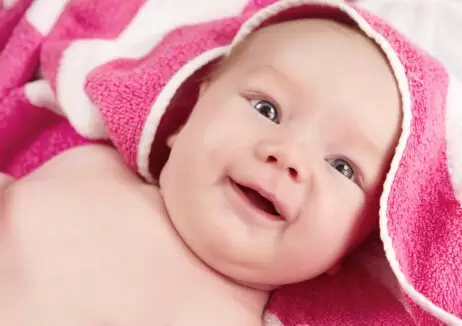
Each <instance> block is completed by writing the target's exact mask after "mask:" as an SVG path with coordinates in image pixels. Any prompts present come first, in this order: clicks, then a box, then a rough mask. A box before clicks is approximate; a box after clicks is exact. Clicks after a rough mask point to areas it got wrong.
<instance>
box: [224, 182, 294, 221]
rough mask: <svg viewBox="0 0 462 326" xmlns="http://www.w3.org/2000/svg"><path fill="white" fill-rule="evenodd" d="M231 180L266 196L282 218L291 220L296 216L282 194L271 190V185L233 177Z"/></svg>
mask: <svg viewBox="0 0 462 326" xmlns="http://www.w3.org/2000/svg"><path fill="white" fill-rule="evenodd" d="M231 180H232V181H233V182H234V183H236V184H238V185H241V186H244V187H246V188H250V189H252V190H254V191H256V192H258V193H259V194H260V196H262V197H265V198H266V199H267V200H269V201H271V203H272V204H273V206H274V208H276V210H277V211H278V213H279V214H280V218H281V220H285V221H288V222H290V221H293V219H294V218H295V217H294V216H293V214H292V210H291V207H290V205H289V204H288V203H287V202H286V201H284V200H283V199H282V198H281V197H280V196H278V195H277V194H276V193H275V192H273V191H271V190H269V187H268V188H266V187H263V186H261V185H259V184H257V183H252V182H238V181H235V180H233V179H231Z"/></svg>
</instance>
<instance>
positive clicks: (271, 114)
mask: <svg viewBox="0 0 462 326" xmlns="http://www.w3.org/2000/svg"><path fill="white" fill-rule="evenodd" d="M250 104H251V105H252V106H253V107H254V109H255V110H257V111H258V112H259V113H260V114H261V115H262V116H264V117H265V118H268V119H269V120H271V121H273V122H274V123H279V114H278V110H277V108H276V106H275V105H274V104H272V103H271V102H269V101H267V100H250Z"/></svg>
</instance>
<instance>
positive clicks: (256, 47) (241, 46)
mask: <svg viewBox="0 0 462 326" xmlns="http://www.w3.org/2000/svg"><path fill="white" fill-rule="evenodd" d="M297 45H311V49H312V51H313V52H316V51H318V52H320V51H322V49H321V48H326V47H330V48H332V51H331V55H335V56H338V57H339V58H340V59H346V57H345V53H346V52H347V51H348V50H351V49H353V48H354V49H361V48H368V50H369V54H371V55H375V56H377V53H379V54H380V56H381V57H382V58H381V59H382V60H383V61H385V60H384V58H383V54H382V51H381V50H380V49H379V48H378V46H377V45H376V44H375V42H374V41H372V40H371V39H369V38H368V37H367V36H366V35H364V34H363V33H362V31H360V30H359V28H357V27H356V26H353V25H347V24H345V23H341V22H337V21H335V20H329V19H314V18H313V19H298V20H292V21H286V22H282V23H275V24H272V25H269V26H265V27H262V28H260V29H258V30H256V31H254V32H253V33H251V34H250V35H249V36H247V37H246V38H245V39H243V40H242V41H240V42H239V43H237V44H235V45H234V46H233V47H232V48H231V50H230V51H229V53H228V54H227V55H225V56H224V57H223V58H221V59H220V60H219V62H218V64H217V65H216V66H215V68H214V72H213V73H212V74H213V75H215V76H216V75H219V74H220V73H222V72H224V71H226V70H228V69H230V68H234V67H242V65H243V64H246V63H247V64H254V65H257V64H259V63H260V62H261V61H262V60H264V59H265V58H266V59H268V58H269V57H273V56H276V55H277V54H280V53H282V52H283V51H284V50H286V49H288V48H293V52H295V51H297V48H296V46H297ZM341 45H343V48H341ZM328 52H329V51H328ZM350 52H351V51H350ZM355 52H357V53H358V51H355ZM262 63H263V62H262Z"/></svg>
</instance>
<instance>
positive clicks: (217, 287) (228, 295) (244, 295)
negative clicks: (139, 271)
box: [165, 210, 270, 325]
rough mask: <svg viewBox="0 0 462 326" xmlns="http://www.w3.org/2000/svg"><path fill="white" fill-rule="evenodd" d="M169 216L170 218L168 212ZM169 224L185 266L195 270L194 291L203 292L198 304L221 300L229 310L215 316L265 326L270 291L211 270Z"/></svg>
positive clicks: (199, 294) (245, 323)
mask: <svg viewBox="0 0 462 326" xmlns="http://www.w3.org/2000/svg"><path fill="white" fill-rule="evenodd" d="M165 216H167V217H169V216H168V213H167V211H166V210H165ZM168 221H169V225H170V227H171V229H172V231H173V233H174V234H175V237H176V238H177V240H178V244H179V245H180V247H181V249H180V251H182V252H183V255H182V256H183V257H185V258H186V259H185V260H186V261H185V264H186V265H185V266H188V267H187V268H191V269H190V271H189V272H188V273H191V274H190V275H191V279H193V280H194V282H196V285H192V288H195V287H196V286H198V287H200V290H197V291H195V293H196V294H195V297H196V299H197V301H198V302H200V301H205V302H206V301H207V300H208V299H210V298H219V300H220V301H221V302H223V303H224V304H223V305H222V307H223V308H222V309H224V310H226V311H223V310H221V308H218V307H217V310H220V311H214V312H213V313H214V314H217V315H225V316H226V315H231V316H233V315H234V316H237V315H242V316H243V321H242V322H240V323H238V324H239V325H262V316H263V312H264V309H265V306H266V303H267V301H268V298H269V292H270V290H269V289H265V288H260V287H258V286H254V285H252V284H245V283H243V282H239V281H236V280H234V279H232V278H229V277H227V276H225V275H223V274H221V273H219V272H217V271H216V270H214V269H213V268H211V267H210V266H209V265H207V264H206V263H205V262H204V261H202V260H201V259H200V258H199V257H198V256H197V255H196V254H195V253H194V252H193V251H192V250H191V249H190V248H189V247H188V246H187V244H186V243H185V242H184V240H183V239H182V237H181V236H180V235H179V234H178V232H177V231H176V229H175V227H174V225H173V224H172V222H171V220H170V218H168ZM218 306H221V305H218ZM212 310H213V309H212Z"/></svg>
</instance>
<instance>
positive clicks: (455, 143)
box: [0, 0, 462, 326]
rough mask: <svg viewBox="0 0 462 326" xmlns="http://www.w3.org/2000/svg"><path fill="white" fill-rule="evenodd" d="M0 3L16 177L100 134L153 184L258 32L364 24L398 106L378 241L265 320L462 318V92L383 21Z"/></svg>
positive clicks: (333, 11) (287, 4)
mask: <svg viewBox="0 0 462 326" xmlns="http://www.w3.org/2000/svg"><path fill="white" fill-rule="evenodd" d="M0 3H1V2H0ZM176 6H179V7H176ZM0 8H2V9H1V11H0V49H1V52H0V71H1V75H0V171H2V172H6V173H9V174H11V175H12V176H14V177H16V178H20V177H21V176H23V175H25V174H27V173H29V172H30V171H31V170H33V169H35V168H37V167H38V166H40V165H41V164H42V163H43V162H45V161H47V160H48V159H50V158H51V157H52V156H54V155H56V154H58V153H60V152H62V151H64V150H66V149H68V148H71V147H75V146H78V145H81V144H85V143H90V142H95V141H98V142H99V141H104V142H111V144H113V145H114V146H115V147H116V148H117V150H118V151H119V152H120V154H121V155H122V156H123V157H124V159H125V160H126V162H127V163H128V165H129V166H130V167H131V168H133V170H134V171H136V172H137V173H139V174H140V175H141V176H142V177H144V178H145V179H146V181H148V182H155V180H156V177H157V176H158V175H159V171H160V169H161V168H162V165H163V164H164V162H165V160H166V158H167V155H168V148H167V147H166V145H165V139H166V137H167V135H168V134H169V133H171V132H172V131H173V130H174V129H175V128H176V127H177V126H178V125H179V124H180V123H182V122H184V120H185V119H186V117H187V115H188V113H189V110H190V109H191V108H192V106H193V103H194V101H195V100H196V97H197V90H198V78H200V77H201V76H203V74H204V72H205V71H206V70H207V69H210V67H211V65H209V64H210V63H213V62H214V60H216V59H217V58H219V57H220V56H223V55H226V54H227V53H228V52H229V50H230V48H231V47H232V46H233V45H234V44H236V43H237V42H239V41H240V40H242V39H243V38H244V37H245V36H246V35H247V34H249V33H250V32H251V31H252V30H255V29H257V28H260V27H262V26H265V25H268V24H271V23H274V22H278V21H283V20H288V19H295V18H313V17H316V18H320V17H323V18H330V19H335V20H338V21H342V22H344V23H346V24H351V25H356V26H358V27H359V28H360V29H361V30H362V31H363V32H364V33H365V34H366V35H368V36H369V37H370V38H371V40H373V41H374V42H376V43H377V44H378V45H379V47H380V48H381V49H382V50H383V52H384V54H385V56H386V58H387V59H388V61H389V63H390V66H391V67H392V70H393V72H394V74H395V76H396V80H397V81H398V84H399V89H400V92H401V97H402V108H403V114H404V119H403V123H402V135H401V138H400V141H399V145H398V147H397V150H396V154H395V156H394V158H393V161H392V164H391V169H390V171H389V173H388V175H387V178H386V181H385V184H384V192H383V194H382V196H381V207H380V241H379V240H378V237H377V238H372V239H371V240H370V241H368V242H367V243H366V244H365V245H364V246H362V247H361V248H360V249H358V250H357V251H356V252H355V253H353V254H352V255H350V257H348V258H347V259H346V261H345V264H344V266H343V267H342V269H341V270H340V272H339V273H338V274H336V275H334V276H327V275H326V276H321V277H319V278H316V279H314V280H310V281H307V282H304V283H301V284H294V285H290V286H285V287H283V288H281V289H279V290H277V291H275V292H274V294H273V295H272V297H271V299H270V302H269V303H268V307H267V309H266V313H265V323H266V325H285V326H289V325H413V324H418V325H440V324H451V325H461V324H462V269H461V267H460V266H461V265H462V208H461V202H462V86H461V84H460V83H459V82H458V81H457V80H456V79H455V78H454V77H453V76H452V75H451V74H450V73H449V72H448V71H447V70H446V69H445V68H444V67H443V66H442V65H441V64H439V63H438V62H437V61H436V60H434V59H433V58H432V57H430V56H429V55H428V54H427V53H426V52H424V51H421V50H419V49H418V48H417V47H415V46H414V45H413V44H411V43H410V42H409V41H407V40H406V39H405V38H404V37H403V36H402V35H401V34H399V33H398V32H396V31H395V30H394V29H393V28H392V27H390V26H389V25H388V24H386V23H385V22H383V21H382V20H380V19H379V18H377V17H375V16H374V15H371V14H370V13H368V12H366V11H364V10H362V9H359V8H357V7H355V5H353V4H351V3H347V2H343V1H334V0H280V1H275V0H250V1H249V0H233V1H214V2H211V1H208V0H196V1H189V0H176V1H171V2H170V1H147V0H98V1H94V0H75V1H73V0H68V1H66V0H35V1H31V0H16V1H13V0H9V1H4V2H3V4H2V6H0ZM37 68H40V70H39V72H40V73H38V70H37ZM34 79H35V80H34Z"/></svg>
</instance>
